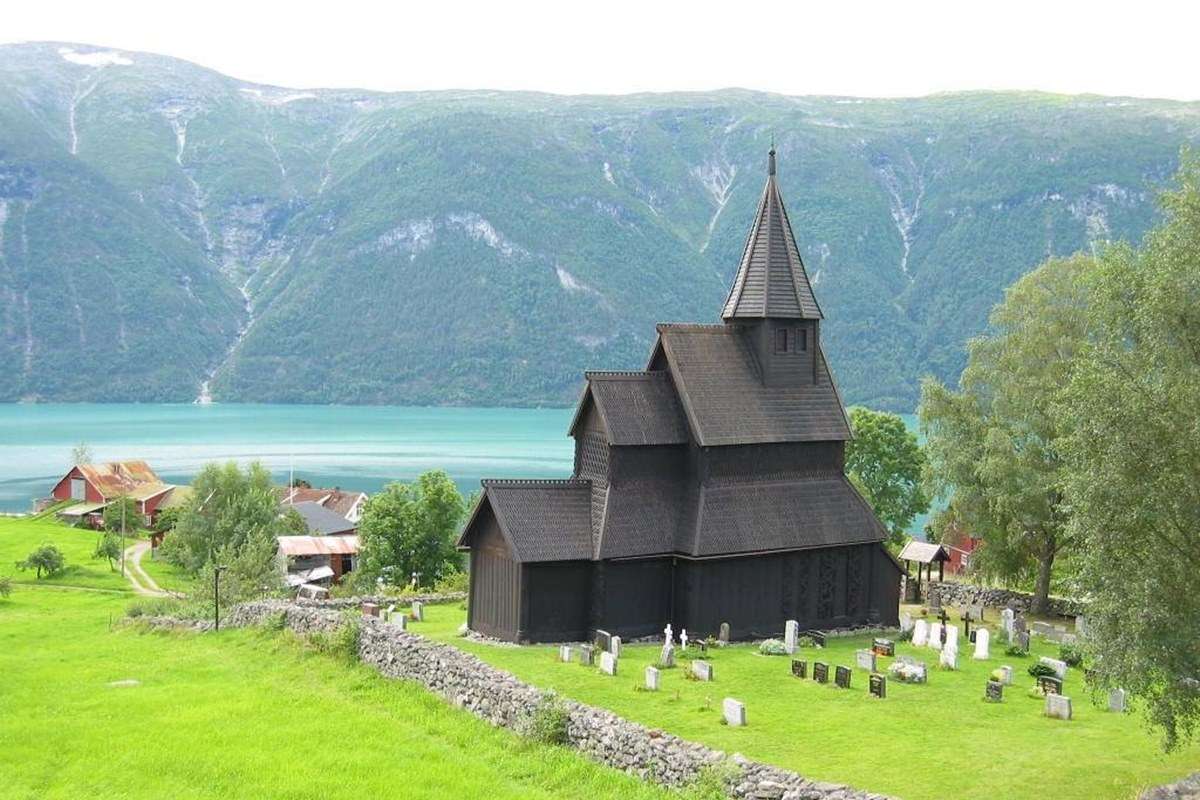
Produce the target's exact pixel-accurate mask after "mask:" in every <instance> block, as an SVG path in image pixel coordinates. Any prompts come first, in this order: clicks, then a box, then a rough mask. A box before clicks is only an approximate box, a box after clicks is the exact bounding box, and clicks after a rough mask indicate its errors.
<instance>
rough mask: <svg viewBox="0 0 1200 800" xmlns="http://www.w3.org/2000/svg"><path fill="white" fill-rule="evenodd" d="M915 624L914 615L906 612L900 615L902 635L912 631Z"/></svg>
mask: <svg viewBox="0 0 1200 800" xmlns="http://www.w3.org/2000/svg"><path fill="white" fill-rule="evenodd" d="M914 624H915V623H914V622H913V618H912V614H910V613H908V612H907V611H905V612H904V613H903V614H901V615H900V632H901V633H904V632H906V631H911V630H912V629H913V625H914Z"/></svg>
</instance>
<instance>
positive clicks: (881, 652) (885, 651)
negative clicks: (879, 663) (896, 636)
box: [871, 639, 896, 658]
mask: <svg viewBox="0 0 1200 800" xmlns="http://www.w3.org/2000/svg"><path fill="white" fill-rule="evenodd" d="M871 649H872V650H874V651H875V655H877V656H887V657H888V658H892V657H893V656H895V655H896V643H895V642H893V641H892V640H891V639H876V640H875V641H873V642H872V643H871Z"/></svg>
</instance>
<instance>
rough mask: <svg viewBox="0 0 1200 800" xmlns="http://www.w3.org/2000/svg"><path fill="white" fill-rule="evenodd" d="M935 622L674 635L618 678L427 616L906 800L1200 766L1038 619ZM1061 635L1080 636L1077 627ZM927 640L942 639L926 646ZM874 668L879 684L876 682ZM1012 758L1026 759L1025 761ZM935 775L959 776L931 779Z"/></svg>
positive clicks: (456, 621)
mask: <svg viewBox="0 0 1200 800" xmlns="http://www.w3.org/2000/svg"><path fill="white" fill-rule="evenodd" d="M921 610H922V609H921V607H918V606H903V607H902V609H901V611H902V613H901V623H902V626H907V627H908V632H905V633H900V632H899V631H896V630H894V629H893V630H891V631H888V632H884V631H870V632H864V633H863V634H861V635H836V636H831V635H824V636H822V635H820V634H819V632H810V631H804V632H803V633H800V632H798V631H795V630H794V629H793V628H791V627H790V626H788V627H785V628H784V629H781V630H780V631H779V632H778V633H777V635H776V638H778V639H780V640H782V641H783V642H784V644H785V646H786V648H788V649H789V650H790V651H791V654H790V655H788V656H786V657H775V656H770V655H763V654H762V653H760V649H759V647H758V644H757V643H755V642H746V643H738V642H737V641H736V638H737V637H736V634H735V635H734V636H733V637H732V638H733V639H734V642H733V643H730V644H727V645H721V646H708V647H706V650H705V652H704V653H703V654H701V653H700V650H699V646H698V645H699V643H698V642H696V641H694V640H693V641H689V642H688V643H687V647H686V648H685V647H683V645H682V643H681V641H680V638H679V635H678V633H676V632H674V631H673V636H672V642H671V645H670V647H669V648H668V647H667V646H666V643H665V641H664V637H663V636H662V635H659V636H658V637H657V638H656V639H639V640H638V641H633V642H631V641H626V642H624V643H622V644H621V645H620V655H619V657H618V658H617V659H616V660H617V661H619V663H620V667H619V669H615V675H612V676H610V675H608V674H606V673H605V672H603V671H602V670H600V669H597V668H596V667H583V666H581V664H580V663H579V662H578V659H575V660H573V661H572V662H569V663H563V662H562V661H560V659H559V647H558V646H552V645H525V646H521V647H511V646H508V647H501V646H495V645H492V644H489V643H487V642H481V641H478V640H474V639H471V638H463V637H461V636H460V635H459V626H460V625H461V623H462V621H463V618H464V612H463V610H462V609H461V608H459V607H457V606H451V605H440V606H431V607H429V608H427V609H426V618H427V620H428V621H427V622H425V623H423V624H421V625H420V626H417V630H418V632H420V633H421V634H423V635H425V636H429V637H430V638H434V639H438V640H441V641H444V642H447V643H449V644H453V645H455V646H456V647H459V648H461V649H463V650H466V651H467V652H470V653H472V654H474V655H476V656H478V657H480V658H481V659H483V660H484V661H485V662H487V663H489V664H491V665H493V666H496V667H499V668H501V669H503V670H505V671H507V672H510V673H512V674H513V675H515V676H516V677H517V678H519V679H521V680H524V681H528V682H529V683H531V684H533V685H535V686H538V687H540V688H544V689H552V690H555V691H558V692H561V693H562V694H563V695H564V696H567V697H569V698H571V699H573V700H578V701H579V702H583V703H587V704H589V705H593V706H599V707H603V708H606V709H610V710H611V711H614V712H616V713H617V714H619V715H620V716H621V717H623V718H625V719H628V720H631V721H633V722H637V723H641V724H643V725H646V726H647V727H650V728H658V729H661V730H663V731H665V732H667V733H670V734H675V735H677V736H681V737H683V738H684V739H687V740H689V741H693V742H698V743H701V744H704V745H707V746H709V747H712V748H715V749H718V750H722V751H724V752H726V753H734V752H736V753H741V754H744V755H745V756H746V757H747V758H750V759H754V760H756V761H761V762H764V763H766V764H772V765H776V766H779V767H783V768H787V769H790V770H794V771H796V772H798V773H800V774H801V775H803V776H805V777H806V778H810V779H813V780H818V781H827V782H831V783H839V784H845V785H849V786H852V787H854V788H856V789H864V790H868V791H871V792H877V793H880V794H886V795H890V796H894V797H898V798H903V800H921V799H922V798H924V799H925V800H934V798H945V797H962V798H994V797H1005V798H1035V797H1036V798H1040V797H1044V796H1046V795H1053V796H1055V797H1056V799H1058V798H1061V800H1071V799H1072V798H1079V800H1084V798H1087V799H1088V800H1091V798H1125V797H1131V796H1133V795H1135V794H1136V792H1137V791H1139V790H1141V789H1144V788H1147V787H1150V786H1155V785H1159V784H1163V783H1167V782H1169V781H1171V780H1175V779H1178V778H1179V777H1180V776H1181V775H1183V774H1185V773H1186V772H1188V771H1189V767H1192V766H1193V765H1194V764H1196V763H1198V762H1200V747H1198V746H1194V745H1193V746H1191V747H1190V748H1187V749H1185V750H1183V751H1181V752H1179V753H1175V754H1172V755H1170V756H1163V755H1162V754H1161V753H1160V752H1159V750H1158V749H1157V742H1156V741H1155V740H1154V738H1153V737H1152V736H1151V735H1149V734H1148V733H1147V732H1146V730H1145V728H1144V726H1143V724H1142V722H1141V720H1140V718H1139V717H1138V714H1137V713H1136V712H1135V711H1134V710H1133V709H1131V708H1129V707H1127V706H1126V702H1125V698H1124V696H1123V694H1122V695H1115V694H1114V695H1113V696H1109V695H1108V694H1105V695H1104V696H1096V697H1093V696H1092V694H1091V693H1090V692H1089V690H1088V688H1087V686H1086V684H1085V682H1084V676H1083V670H1082V669H1080V668H1076V667H1067V666H1066V665H1065V664H1064V663H1063V662H1062V660H1061V659H1060V658H1059V655H1060V653H1059V648H1060V646H1061V643H1060V642H1059V641H1051V640H1050V638H1058V637H1050V638H1048V637H1046V636H1043V635H1041V634H1032V635H1030V631H1031V630H1032V629H1033V623H1034V622H1042V621H1041V620H1034V619H1032V618H1030V617H1029V615H1028V614H1020V615H1013V619H1011V620H1009V619H1008V618H1007V616H1006V615H1003V614H1002V613H1001V612H1002V609H995V608H988V609H986V612H985V614H984V622H983V623H982V624H981V623H979V622H978V621H977V615H978V609H974V610H975V611H976V619H975V620H972V621H971V633H973V634H975V636H974V638H975V641H974V643H971V642H970V638H971V637H970V635H969V634H967V633H966V632H965V625H964V622H963V620H962V619H961V617H960V609H959V607H957V606H950V605H946V606H943V607H942V609H941V612H940V613H939V615H936V616H935V615H933V614H929V615H927V616H925V617H921V616H920V611H921ZM963 610H966V607H965V606H964V607H963ZM1047 622H1048V623H1049V624H1050V625H1051V628H1052V629H1053V625H1055V624H1058V625H1062V624H1064V623H1065V624H1066V626H1067V627H1068V628H1070V629H1071V630H1073V626H1072V625H1071V620H1070V619H1066V618H1060V619H1056V620H1053V621H1047ZM1006 625H1010V626H1011V627H1013V628H1014V637H1021V636H1022V635H1024V636H1027V637H1028V638H1029V654H1028V655H1027V656H1024V657H1021V656H1010V655H1007V654H1006V651H1007V650H1008V647H1009V644H1008V635H1007V633H1006V632H1005V626H1006ZM921 627H924V629H925V632H926V636H925V642H924V643H923V644H921V645H918V644H916V643H915V642H916V634H917V632H918V631H919V629H920V628H921ZM1039 627H1040V626H1039ZM983 631H987V636H985V637H983V638H982V641H981V638H980V635H979V634H980V633H982V632H983ZM910 632H911V633H910ZM814 634H815V635H814ZM910 637H911V638H910ZM943 637H944V638H943ZM814 640H820V641H823V642H824V646H822V647H816V646H814V645H813V644H812V642H813V641H814ZM935 644H936V645H937V646H934V645H935ZM889 651H890V652H891V653H892V655H890V656H889V655H886V653H888V652H889ZM602 652H607V651H602ZM668 653H669V660H664V656H666V655H667V654H668ZM871 661H874V662H875V671H871V670H869V669H867V667H869V666H870V662H871ZM947 661H949V662H952V663H953V668H950V667H949V666H947V664H946V662H947ZM598 662H599V659H597V663H598ZM1039 664H1041V665H1043V666H1044V669H1045V670H1048V671H1049V672H1050V673H1051V674H1050V680H1049V681H1048V682H1047V686H1049V685H1051V684H1053V683H1055V682H1057V681H1061V684H1060V685H1061V690H1060V691H1057V692H1053V693H1050V694H1044V693H1043V692H1042V691H1040V690H1039V688H1038V687H1039V685H1040V684H1041V680H1040V679H1038V678H1035V677H1034V676H1032V675H1031V674H1030V673H1029V668H1030V667H1031V666H1034V665H1039ZM648 668H652V669H653V670H654V671H653V672H650V670H649V669H648ZM914 674H920V675H921V676H922V678H923V680H913V679H912V678H911V676H912V675H914ZM1060 674H1061V675H1063V676H1064V677H1061V678H1060V677H1059V675H1060ZM968 743H974V744H975V745H976V746H977V748H979V749H978V752H977V755H978V757H977V758H971V759H968V762H967V764H968V765H969V766H964V767H962V768H957V767H955V768H951V765H954V764H962V763H963V762H962V754H963V748H964V745H966V744H968ZM1005 754H1010V755H1012V754H1020V757H1019V764H1017V762H1014V761H1012V759H1011V758H1008V757H1007V756H1005ZM934 763H941V764H945V765H946V768H945V769H937V770H930V769H927V768H926V766H927V765H928V764H934ZM1014 766H1019V767H1020V768H1013V767H1014Z"/></svg>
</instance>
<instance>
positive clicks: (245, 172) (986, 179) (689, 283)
mask: <svg viewBox="0 0 1200 800" xmlns="http://www.w3.org/2000/svg"><path fill="white" fill-rule="evenodd" d="M614 57H619V54H614ZM1198 137H1200V104H1196V103H1178V102H1168V101H1157V100H1135V99H1127V98H1106V97H1094V96H1078V97H1064V96H1055V95H1046V94H1030V93H969V94H952V95H937V96H932V97H927V98H921V99H910V100H863V99H851V98H834V97H785V96H779V95H770V94H761V93H755V92H749V91H742V90H727V91H720V92H710V93H702V94H668V95H634V96H622V97H588V96H580V97H562V96H553V95H544V94H527V93H511V92H430V93H374V92H366V91H355V90H328V89H320V90H295V89H284V88H279V87H272V86H261V85H256V84H250V83H245V82H242V81H238V80H235V79H233V78H229V77H226V76H223V75H220V74H218V73H216V72H213V71H211V70H207V69H204V68H201V67H198V66H195V65H193V64H189V63H187V62H183V61H179V60H175V59H170V58H165V57H162V56H155V55H149V54H144V53H132V52H118V51H112V50H105V49H101V48H96V47H91V46H87V45H79V44H65V43H39V44H22V45H7V46H3V47H0V400H5V401H14V400H40V401H51V400H61V401H83V400H97V401H110V400H111V401H116V400H161V401H190V400H192V399H194V398H196V397H197V396H199V395H204V396H205V397H207V396H209V395H211V397H212V398H214V399H216V400H224V401H273V402H320V403H324V402H345V403H408V404H475V405H491V404H511V405H531V404H567V403H570V402H572V401H573V400H574V399H575V398H576V397H577V393H578V391H579V388H580V383H579V382H580V375H581V372H582V370H583V369H585V368H606V369H620V368H640V367H642V366H644V362H645V359H646V357H647V355H648V353H649V348H650V344H651V341H652V337H653V335H654V323H655V322H657V321H677V320H687V321H716V320H717V319H718V315H719V311H720V308H721V305H722V303H723V301H724V293H725V290H726V287H727V286H728V284H729V281H730V279H731V277H732V273H733V271H734V269H735V268H736V265H737V263H738V259H739V256H740V254H741V249H742V246H743V244H744V238H743V237H744V236H745V234H746V231H747V229H748V227H749V225H750V221H751V217H752V216H753V213H754V204H755V202H756V200H757V198H758V196H759V193H760V191H761V188H762V184H763V181H764V179H765V173H766V151H767V149H768V147H769V146H770V142H771V140H772V138H774V140H775V142H776V145H777V149H778V151H779V179H780V183H781V186H782V188H783V193H784V196H785V199H786V201H787V203H788V209H789V212H790V216H791V220H792V225H793V227H794V228H795V231H796V235H797V238H798V240H799V242H800V248H801V251H802V252H801V255H802V257H803V258H804V260H805V263H806V264H807V267H808V271H809V274H810V275H811V278H812V281H813V283H814V285H815V287H816V292H817V294H818V296H819V299H820V302H821V308H822V310H823V312H824V313H825V317H826V323H825V325H824V326H823V331H824V337H823V338H824V341H825V343H826V345H827V347H828V351H829V355H830V358H831V361H832V364H833V367H834V368H835V371H836V374H837V378H838V381H839V384H840V386H841V389H842V392H843V394H844V395H845V397H846V399H847V400H848V401H849V402H861V403H869V404H872V405H875V406H880V407H887V408H894V409H899V410H907V409H911V408H912V407H913V404H914V402H915V399H916V396H917V382H918V380H919V378H920V377H921V376H922V375H924V374H930V373H931V374H934V375H937V376H939V377H942V378H943V379H949V380H953V379H954V378H955V377H956V376H957V373H958V371H959V370H960V369H961V367H962V365H963V360H964V355H963V344H964V342H965V341H966V340H967V339H968V338H969V337H970V336H972V335H975V334H977V333H979V332H980V331H981V330H982V329H983V327H984V325H985V324H986V317H987V312H988V310H989V309H990V307H991V306H992V305H993V304H994V303H995V302H996V301H997V300H998V299H999V298H1000V296H1001V294H1002V291H1003V288H1004V287H1005V286H1007V285H1008V284H1010V283H1011V282H1012V281H1013V280H1014V279H1015V278H1017V277H1018V276H1020V275H1021V274H1022V273H1024V272H1025V271H1027V270H1029V269H1030V268H1031V267H1033V266H1035V265H1036V264H1037V263H1039V262H1040V261H1041V260H1042V259H1044V258H1045V257H1046V256H1047V255H1050V254H1066V253H1071V252H1074V251H1076V250H1079V249H1084V248H1088V247H1091V246H1093V245H1094V244H1095V243H1097V242H1098V241H1101V240H1105V239H1120V238H1136V237H1138V236H1139V235H1140V234H1141V232H1142V231H1143V230H1145V229H1146V228H1147V227H1148V226H1149V225H1151V224H1152V223H1153V222H1154V220H1155V219H1156V215H1157V209H1156V206H1155V202H1154V195H1155V192H1156V191H1157V190H1158V189H1159V188H1160V187H1161V186H1163V185H1164V183H1165V182H1167V181H1168V180H1169V178H1170V176H1171V174H1172V172H1173V171H1174V169H1175V167H1176V165H1177V162H1178V155H1179V150H1180V147H1181V145H1184V144H1185V143H1188V142H1194V141H1196V140H1197V138H1198Z"/></svg>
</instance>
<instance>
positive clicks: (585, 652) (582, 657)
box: [579, 644, 596, 667]
mask: <svg viewBox="0 0 1200 800" xmlns="http://www.w3.org/2000/svg"><path fill="white" fill-rule="evenodd" d="M579 663H580V664H582V665H583V666H585V667H591V666H594V665H595V664H596V648H595V647H593V646H592V645H590V644H585V645H584V646H583V647H580V648H579Z"/></svg>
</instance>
